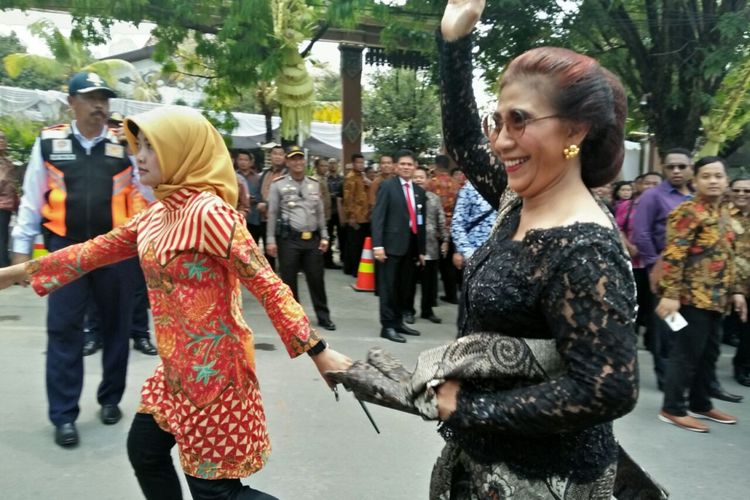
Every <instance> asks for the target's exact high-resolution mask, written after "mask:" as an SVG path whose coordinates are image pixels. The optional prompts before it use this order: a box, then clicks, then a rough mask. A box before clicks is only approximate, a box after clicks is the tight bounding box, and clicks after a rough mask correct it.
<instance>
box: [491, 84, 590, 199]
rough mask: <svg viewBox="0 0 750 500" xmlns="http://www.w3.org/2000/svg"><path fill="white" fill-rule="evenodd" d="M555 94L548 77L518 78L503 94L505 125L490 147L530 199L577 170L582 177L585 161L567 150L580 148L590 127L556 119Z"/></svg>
mask: <svg viewBox="0 0 750 500" xmlns="http://www.w3.org/2000/svg"><path fill="white" fill-rule="evenodd" d="M554 91H555V90H554V87H552V86H551V85H550V84H549V82H548V81H547V80H546V79H545V78H544V77H526V78H523V79H519V80H515V81H512V82H511V83H508V84H507V85H505V86H504V87H503V88H502V90H501V91H500V99H499V103H498V106H497V110H496V112H495V117H496V123H498V124H500V123H502V124H503V125H502V127H501V128H498V127H494V128H493V129H491V130H490V131H489V139H490V145H491V147H492V150H493V151H494V152H495V154H497V155H498V156H499V157H500V159H501V160H502V161H503V163H504V164H505V171H506V172H507V174H508V185H509V186H510V188H511V189H513V190H514V191H515V192H516V193H518V194H519V195H520V196H521V197H524V198H526V197H533V196H536V195H538V194H540V193H542V192H544V191H546V190H547V189H548V188H550V187H551V186H553V185H554V184H556V183H557V182H559V181H560V180H561V179H562V178H563V177H564V176H565V175H566V174H569V172H570V171H571V169H573V168H577V170H578V172H579V173H578V175H579V176H580V163H579V161H580V160H579V159H578V158H573V159H570V160H565V159H564V158H563V149H565V148H566V147H568V146H570V145H571V144H575V145H580V144H581V142H582V141H583V138H584V137H585V135H586V129H585V128H584V127H573V126H572V125H571V124H570V123H569V122H568V121H566V120H562V119H560V118H558V117H557V116H555V115H556V113H557V110H556V109H555V108H554V107H553V106H552V103H551V102H550V100H549V98H548V97H547V96H548V95H552V94H553V93H554ZM497 119H499V120H497Z"/></svg>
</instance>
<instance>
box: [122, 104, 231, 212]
mask: <svg viewBox="0 0 750 500" xmlns="http://www.w3.org/2000/svg"><path fill="white" fill-rule="evenodd" d="M124 125H125V127H124V128H125V135H126V136H127V138H128V143H129V144H130V149H131V151H138V148H137V144H138V140H137V134H138V131H139V130H141V131H143V134H144V135H145V136H146V138H147V139H148V140H149V142H150V143H151V147H153V148H154V150H155V151H156V156H157V157H158V158H159V165H160V166H161V174H162V180H163V182H162V184H159V185H158V186H156V187H155V188H154V194H155V195H156V197H157V198H158V199H160V200H161V199H163V198H166V197H167V196H169V195H170V194H172V193H174V192H175V191H177V190H179V189H182V188H186V187H187V188H193V189H197V190H199V191H209V192H212V193H214V194H216V196H218V197H220V198H221V199H223V200H224V201H225V202H227V203H228V204H229V205H231V206H232V207H235V206H237V190H238V188H237V176H236V174H235V173H234V168H233V166H232V159H231V157H230V156H229V151H227V147H226V145H225V144H224V140H223V139H222V138H221V135H220V134H219V132H218V131H217V130H216V129H215V128H214V127H213V125H211V123H209V121H208V120H206V118H205V117H204V116H203V115H202V114H200V113H199V112H198V111H195V110H193V109H190V108H186V107H183V106H162V107H160V108H156V109H152V110H151V111H147V112H145V113H140V114H137V115H134V116H132V117H128V118H125V124H124Z"/></svg>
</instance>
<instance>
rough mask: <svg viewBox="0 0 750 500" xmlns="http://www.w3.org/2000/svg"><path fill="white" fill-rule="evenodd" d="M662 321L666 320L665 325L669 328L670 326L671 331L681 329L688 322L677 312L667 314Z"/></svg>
mask: <svg viewBox="0 0 750 500" xmlns="http://www.w3.org/2000/svg"><path fill="white" fill-rule="evenodd" d="M664 321H666V322H667V326H669V328H671V329H672V331H673V332H678V331H680V330H682V329H683V328H685V327H686V326H687V324H688V322H687V320H686V319H685V317H684V316H683V315H682V314H680V313H678V312H676V313H674V314H672V315H670V316H667V317H666V318H664Z"/></svg>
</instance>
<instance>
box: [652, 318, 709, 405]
mask: <svg viewBox="0 0 750 500" xmlns="http://www.w3.org/2000/svg"><path fill="white" fill-rule="evenodd" d="M680 314H682V315H683V316H684V318H685V320H687V323H688V325H687V326H686V327H685V328H683V329H682V330H680V331H678V332H671V334H672V336H673V337H674V338H673V341H672V350H671V351H670V353H669V360H668V362H667V372H666V379H665V381H664V405H663V408H664V411H666V412H667V413H670V414H672V415H677V416H685V415H686V414H687V410H688V409H690V410H691V411H696V412H705V411H709V410H710V409H711V408H713V406H712V404H711V398H710V397H709V395H708V394H709V385H710V383H711V380H712V379H713V373H714V370H715V369H716V360H717V359H718V357H719V349H720V340H721V314H720V313H718V312H714V311H706V310H704V309H698V308H695V307H692V306H684V305H683V306H682V307H680ZM686 393H687V396H686Z"/></svg>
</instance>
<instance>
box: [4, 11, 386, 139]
mask: <svg viewBox="0 0 750 500" xmlns="http://www.w3.org/2000/svg"><path fill="white" fill-rule="evenodd" d="M372 3H373V0H238V1H233V2H219V1H216V0H196V1H192V2H186V1H184V0H122V1H120V2H116V3H114V4H111V5H109V4H107V5H106V6H105V5H104V4H102V3H101V2H92V1H91V0H70V1H67V2H62V1H60V0H0V8H20V9H28V8H47V9H57V10H61V9H64V10H67V11H68V12H70V13H71V14H73V16H74V29H73V35H72V36H73V37H74V38H80V39H86V40H91V41H95V42H101V41H102V40H104V39H106V38H107V37H108V30H109V28H110V27H111V25H112V23H113V22H114V21H116V20H117V21H128V22H133V23H140V22H142V21H150V22H153V23H156V25H157V27H156V29H155V30H154V32H153V35H154V36H155V38H156V39H157V40H158V43H157V46H156V50H155V53H154V58H155V59H156V60H157V61H159V62H162V63H165V64H166V66H167V67H169V62H170V61H171V59H172V56H173V54H175V53H176V51H177V50H178V49H179V47H180V45H181V44H182V43H184V42H185V41H186V40H192V41H193V42H194V43H195V53H196V55H197V56H198V58H199V60H200V64H201V65H203V69H204V70H205V71H204V74H205V77H206V79H207V81H208V83H207V85H206V88H205V92H206V93H207V94H209V95H210V96H211V101H212V102H214V103H216V105H224V103H225V101H229V102H231V101H233V99H234V97H233V96H235V95H236V94H238V93H246V92H248V91H249V90H250V89H253V88H254V86H255V85H256V84H258V83H261V82H264V83H271V82H273V83H274V84H275V85H276V87H277V94H276V100H277V102H278V103H279V105H280V106H281V115H282V119H283V118H284V117H286V118H287V119H286V120H285V121H286V124H284V125H282V130H284V132H285V134H286V135H289V134H292V133H294V132H295V131H300V130H302V131H303V132H304V129H305V127H306V126H309V122H307V123H305V120H307V118H308V116H311V113H309V112H307V111H306V110H305V107H304V106H305V105H306V104H305V101H307V100H310V97H311V92H312V89H311V83H312V82H311V81H309V76H307V74H306V70H305V68H304V60H303V58H304V56H306V55H307V53H308V52H309V46H310V44H308V46H307V47H306V48H303V49H302V50H301V51H300V50H299V46H298V44H299V42H301V41H302V40H313V41H314V40H317V39H318V38H319V37H320V36H322V34H323V33H324V32H325V31H326V29H328V27H329V26H346V25H351V24H352V23H353V22H354V21H355V20H356V19H357V17H358V12H359V11H360V10H361V9H362V8H363V7H364V6H367V5H371V4H372Z"/></svg>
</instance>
